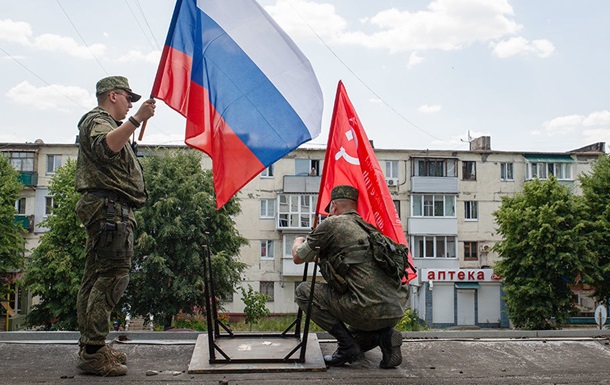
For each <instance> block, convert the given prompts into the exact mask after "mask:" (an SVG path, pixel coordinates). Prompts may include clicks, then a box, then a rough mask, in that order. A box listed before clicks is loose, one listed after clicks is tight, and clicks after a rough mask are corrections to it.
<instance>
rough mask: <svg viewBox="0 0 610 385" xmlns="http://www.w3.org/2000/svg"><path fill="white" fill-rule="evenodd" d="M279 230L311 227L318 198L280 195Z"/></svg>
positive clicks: (313, 196) (308, 195) (310, 195)
mask: <svg viewBox="0 0 610 385" xmlns="http://www.w3.org/2000/svg"><path fill="white" fill-rule="evenodd" d="M278 199H279V201H280V204H279V211H278V227H279V228H297V229H300V228H307V229H311V227H312V226H313V219H314V217H315V215H316V213H315V211H316V203H317V199H318V196H317V194H316V195H313V194H307V195H305V194H303V195H300V194H280V195H278Z"/></svg>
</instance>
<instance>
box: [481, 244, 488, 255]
mask: <svg viewBox="0 0 610 385" xmlns="http://www.w3.org/2000/svg"><path fill="white" fill-rule="evenodd" d="M479 251H480V252H481V253H489V252H490V251H491V246H490V245H488V244H483V245H481V246H480V247H479Z"/></svg>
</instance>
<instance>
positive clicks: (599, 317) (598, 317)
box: [595, 305, 608, 330]
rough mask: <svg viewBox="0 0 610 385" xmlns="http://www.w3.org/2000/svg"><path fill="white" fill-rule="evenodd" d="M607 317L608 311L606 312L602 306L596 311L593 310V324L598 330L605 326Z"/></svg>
mask: <svg viewBox="0 0 610 385" xmlns="http://www.w3.org/2000/svg"><path fill="white" fill-rule="evenodd" d="M607 317H608V311H607V310H606V307H605V306H604V305H599V306H598V307H597V309H595V323H596V324H597V328H598V329H599V330H601V329H602V327H603V326H604V325H605V324H606V319H607Z"/></svg>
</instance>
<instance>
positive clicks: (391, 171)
mask: <svg viewBox="0 0 610 385" xmlns="http://www.w3.org/2000/svg"><path fill="white" fill-rule="evenodd" d="M385 177H386V178H398V161H397V160H386V161H385Z"/></svg>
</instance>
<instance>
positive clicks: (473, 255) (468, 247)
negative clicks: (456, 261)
mask: <svg viewBox="0 0 610 385" xmlns="http://www.w3.org/2000/svg"><path fill="white" fill-rule="evenodd" d="M477 259H479V251H478V242H464V260H469V261H474V260H477Z"/></svg>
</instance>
